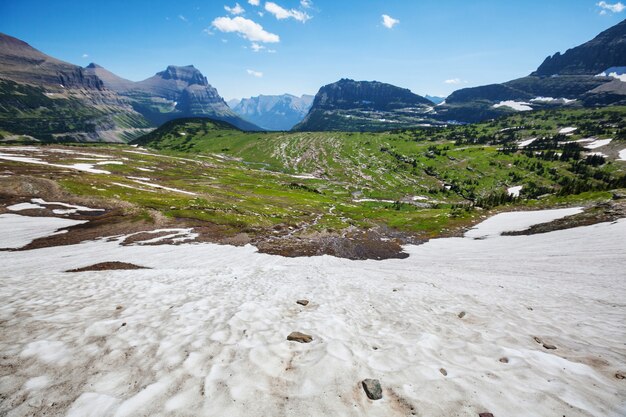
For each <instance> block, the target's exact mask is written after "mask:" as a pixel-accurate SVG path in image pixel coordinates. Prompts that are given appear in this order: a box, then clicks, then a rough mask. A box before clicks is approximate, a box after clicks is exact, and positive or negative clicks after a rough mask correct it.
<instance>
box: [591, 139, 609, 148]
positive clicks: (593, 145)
mask: <svg viewBox="0 0 626 417" xmlns="http://www.w3.org/2000/svg"><path fill="white" fill-rule="evenodd" d="M612 141H613V139H597V140H594V141H593V142H591V143H589V144H587V145H585V146H584V147H585V148H587V149H596V148H601V147H602V146H606V145H608V144H609V143H611V142H612Z"/></svg>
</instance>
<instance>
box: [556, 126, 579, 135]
mask: <svg viewBox="0 0 626 417" xmlns="http://www.w3.org/2000/svg"><path fill="white" fill-rule="evenodd" d="M577 130H578V128H577V127H564V128H561V129H560V130H559V133H560V134H561V135H566V134H568V133H573V132H575V131H577Z"/></svg>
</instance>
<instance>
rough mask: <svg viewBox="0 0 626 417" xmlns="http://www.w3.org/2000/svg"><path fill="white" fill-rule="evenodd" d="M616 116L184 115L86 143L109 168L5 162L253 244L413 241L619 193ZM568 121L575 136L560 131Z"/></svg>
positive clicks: (57, 158) (85, 193) (620, 143)
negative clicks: (345, 123)
mask: <svg viewBox="0 0 626 417" xmlns="http://www.w3.org/2000/svg"><path fill="white" fill-rule="evenodd" d="M624 116H626V108H610V109H597V110H593V111H589V110H569V111H563V110H561V111H554V112H532V113H523V114H522V113H520V114H517V115H515V116H512V117H509V118H506V119H502V120H496V121H493V122H488V123H481V124H477V125H468V126H453V127H448V128H438V129H437V128H431V129H419V130H400V131H395V132H386V133H356V132H355V133H350V132H337V133H333V132H302V133H280V132H273V133H269V132H260V133H244V132H242V131H239V130H237V129H235V128H233V127H232V126H231V125H229V124H227V123H223V122H213V121H210V120H207V119H186V120H178V121H172V122H169V123H166V124H165V125H164V126H162V127H161V128H159V129H157V130H156V131H154V132H152V133H151V134H149V135H147V136H144V137H142V138H140V139H139V140H137V141H136V144H135V146H140V147H130V146H127V145H119V146H112V145H106V146H104V145H98V146H95V145H92V146H90V147H89V149H88V150H89V153H93V152H97V153H100V154H102V155H104V156H105V157H106V158H107V160H113V161H118V163H116V164H105V165H103V166H102V168H103V169H105V170H106V171H108V172H109V173H108V174H85V173H81V172H75V171H71V170H67V169H63V168H55V167H52V166H41V165H30V164H27V163H22V162H14V161H6V160H2V161H0V163H1V164H2V165H3V167H4V168H5V169H7V170H10V171H11V172H12V173H14V175H13V176H12V177H11V178H19V177H20V176H29V177H43V178H46V179H52V180H53V181H55V182H57V183H58V184H60V185H61V186H62V187H63V188H64V189H65V190H66V191H69V192H71V193H72V194H74V195H78V196H82V197H89V198H96V199H101V201H102V202H103V204H105V203H104V202H120V201H121V202H123V204H125V205H124V207H125V208H124V210H126V211H127V212H128V215H129V216H128V217H127V218H129V219H131V218H140V219H150V218H152V219H158V218H161V219H162V218H167V219H171V221H175V222H177V221H180V222H187V223H184V224H188V222H190V221H191V222H209V223H210V224H214V225H218V226H219V227H220V228H221V232H220V233H221V234H222V235H224V234H225V235H228V236H235V235H238V234H241V233H242V232H243V233H245V234H247V236H249V237H250V238H251V239H252V240H253V241H257V242H258V241H268V240H276V239H301V238H302V239H310V238H311V236H317V238H316V239H319V238H320V236H321V237H322V238H323V237H324V236H340V237H342V238H345V239H349V236H352V235H351V233H354V232H355V231H364V230H375V231H376V233H378V234H379V235H381V236H388V237H398V236H400V237H401V238H402V239H409V240H410V239H413V238H429V237H434V236H441V235H448V234H453V233H457V232H458V231H459V230H460V229H461V228H463V227H467V226H468V225H470V224H472V223H474V222H476V221H478V220H479V219H481V218H482V217H483V216H485V215H486V214H487V212H488V211H491V210H511V209H518V208H525V207H550V206H558V205H562V204H574V203H575V204H581V203H585V202H589V201H606V200H610V198H611V191H612V190H616V189H623V188H626V162H624V161H617V160H616V159H617V157H618V153H619V152H620V151H621V150H623V149H624V148H626V143H625V141H624V139H625V137H624V136H625V135H624V132H625V131H626V130H625V129H624V128H625V127H626V126H624V123H625V122H624V120H626V117H624ZM564 127H576V128H577V130H575V131H573V133H568V135H569V136H565V135H564V134H559V133H558V132H559V131H560V130H561V129H562V128H564ZM570 130H571V129H570ZM589 136H593V137H595V138H600V139H602V138H611V139H613V140H612V141H611V142H610V143H608V144H606V143H605V144H604V146H602V147H599V148H597V149H594V150H593V151H594V152H601V153H603V154H605V155H606V157H603V156H600V155H593V154H591V153H590V152H589V151H587V150H585V149H583V148H582V147H581V146H582V145H584V144H587V143H591V142H589V141H588V142H577V141H578V140H580V139H585V138H587V137H589ZM530 138H537V139H536V140H535V141H534V142H533V143H531V144H528V145H527V146H526V147H525V148H518V147H517V145H519V143H520V141H522V140H528V139H530ZM590 140H592V139H590ZM35 149H38V150H36V151H33V152H34V154H33V155H34V156H35V157H37V158H45V160H46V161H48V162H49V163H53V164H55V165H56V166H59V165H60V166H67V165H71V164H73V163H78V162H81V160H80V159H73V158H75V157H74V156H72V153H71V152H70V153H68V152H67V151H68V150H73V151H74V152H82V151H84V146H83V147H78V146H73V147H66V148H65V150H63V151H62V152H60V151H55V150H54V148H48V147H42V148H35ZM48 149H49V150H50V151H48ZM3 152H9V151H8V150H6V149H5V150H3ZM19 152H20V154H26V155H29V152H30V151H27V150H20V151H19ZM38 152H41V153H38ZM82 162H84V160H82ZM512 187H521V189H519V188H516V189H515V190H519V197H516V196H514V195H511V194H510V192H509V189H510V188H512ZM622 191H623V190H622ZM106 204H108V203H106ZM194 225H196V224H195V223H194ZM196 226H197V225H196ZM346 236H348V237H346ZM277 247H279V248H282V247H284V241H280V243H279V244H277ZM301 253H302V252H301Z"/></svg>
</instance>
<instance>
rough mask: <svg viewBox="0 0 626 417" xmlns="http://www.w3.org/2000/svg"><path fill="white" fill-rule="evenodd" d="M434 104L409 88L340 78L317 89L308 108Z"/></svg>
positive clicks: (369, 107)
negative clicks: (311, 104)
mask: <svg viewBox="0 0 626 417" xmlns="http://www.w3.org/2000/svg"><path fill="white" fill-rule="evenodd" d="M420 105H433V103H432V102H430V101H429V100H427V99H425V98H424V97H422V96H418V95H417V94H413V93H412V92H411V90H408V89H406V88H400V87H396V86H394V85H391V84H385V83H381V82H378V81H354V80H349V79H342V80H339V81H338V82H336V83H333V84H328V85H325V86H324V87H322V88H320V90H319V92H318V93H317V95H316V96H315V99H314V100H313V106H312V107H311V110H314V109H315V110H332V109H343V110H349V109H371V110H383V111H389V110H394V109H400V108H405V107H412V106H420Z"/></svg>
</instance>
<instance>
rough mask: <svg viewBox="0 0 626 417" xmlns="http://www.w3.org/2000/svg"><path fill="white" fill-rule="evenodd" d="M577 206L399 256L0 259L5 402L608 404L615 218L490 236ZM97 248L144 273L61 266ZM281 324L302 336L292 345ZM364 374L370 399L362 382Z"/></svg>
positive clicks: (2, 239)
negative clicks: (374, 394) (379, 391)
mask: <svg viewBox="0 0 626 417" xmlns="http://www.w3.org/2000/svg"><path fill="white" fill-rule="evenodd" d="M577 211H579V209H567V210H558V211H549V212H541V213H533V212H520V213H507V214H501V215H497V216H495V217H493V218H492V219H489V220H487V221H485V222H483V223H482V224H480V225H478V226H477V227H476V228H475V229H474V230H472V231H469V232H468V234H467V236H468V238H449V239H435V240H431V241H429V242H427V243H425V244H423V245H419V246H407V247H406V251H407V252H408V253H409V254H410V257H409V258H407V259H404V260H386V261H350V260H346V259H337V258H333V257H329V256H321V257H312V258H285V257H280V256H270V255H264V254H259V253H256V252H255V249H254V248H253V247H251V246H246V247H232V246H221V245H214V244H183V245H179V246H171V245H164V246H141V245H137V246H120V244H119V242H117V241H105V240H98V241H90V242H84V243H81V244H78V245H71V246H61V247H54V248H43V249H38V250H31V251H24V252H5V253H3V254H2V259H3V261H2V262H0V283H1V285H0V297H1V299H2V300H3V302H2V303H0V320H1V323H2V326H4V327H3V328H2V329H3V330H5V331H4V332H3V334H2V338H0V350H1V351H2V352H3V355H4V356H7V357H8V359H7V361H8V363H11V364H13V367H12V369H11V372H10V373H7V374H6V375H5V376H3V377H2V390H3V391H2V392H3V396H4V397H3V398H10V399H11V401H6V402H5V403H4V407H5V408H4V411H5V412H6V414H8V415H22V414H26V413H28V414H32V415H42V414H43V413H44V412H46V411H48V412H49V411H50V409H49V408H48V407H49V406H48V404H49V402H50V401H54V400H56V399H57V398H60V397H59V395H62V398H66V399H67V401H65V400H64V401H63V402H61V403H59V404H58V405H57V408H56V409H55V410H54V413H56V414H58V415H68V416H72V417H75V416H81V417H82V416H93V415H101V416H102V415H106V416H128V415H139V414H140V415H166V414H167V415H169V414H172V415H174V414H175V415H219V416H233V417H237V416H250V417H257V416H272V415H285V414H288V415H292V414H293V415H296V414H297V415H346V416H349V415H355V416H356V415H370V416H389V417H395V416H400V415H406V414H407V409H406V408H404V406H399V405H398V404H400V403H399V402H398V401H396V398H397V397H396V396H400V397H401V398H402V403H401V404H407V405H406V407H409V406H411V407H415V409H417V410H419V412H420V414H421V415H453V414H455V413H458V411H459V407H460V406H459V404H463V410H465V411H464V412H465V414H467V415H478V413H479V412H483V411H489V412H490V413H493V415H495V416H509V417H526V416H528V415H537V416H547V415H555V414H557V412H558V413H559V414H558V415H562V414H567V415H568V417H570V416H571V417H582V416H589V415H594V416H618V415H622V414H623V413H622V411H623V400H622V399H623V398H624V396H623V395H622V394H623V392H624V387H623V382H622V381H620V380H618V379H617V378H615V377H614V373H615V370H619V369H621V368H620V367H621V366H622V365H623V351H624V346H623V340H624V337H623V336H624V326H623V315H622V314H620V310H619V309H620V307H619V305H620V303H621V302H622V301H623V294H624V292H625V291H626V282H625V281H624V279H623V273H624V270H625V269H626V247H625V246H624V244H623V243H624V239H625V236H626V221H625V220H620V221H617V222H614V223H602V224H598V225H593V226H587V227H579V228H575V229H569V230H563V231H558V232H551V233H544V234H538V235H532V236H515V237H502V236H498V234H499V233H500V232H502V231H506V230H512V229H514V230H520V229H524V228H526V227H528V226H530V225H532V224H534V223H537V222H544V221H549V220H552V219H554V218H558V217H561V216H564V215H568V214H573V213H574V212H577ZM31 219H32V218H31ZM47 220H49V219H46V221H47ZM4 226H5V225H4V224H2V227H4ZM2 230H5V229H4V228H2ZM472 234H474V235H475V236H477V237H484V236H485V235H487V236H489V238H488V239H484V240H474V239H472V238H471V237H472ZM10 235H11V234H10V233H1V234H0V246H3V245H6V243H7V239H11V236H10ZM111 260H119V261H125V262H131V263H135V264H140V265H144V266H148V267H150V268H153V269H145V270H137V271H96V272H83V273H72V274H69V273H64V272H63V271H65V270H68V269H73V268H76V267H80V266H84V265H85V264H86V262H88V263H98V262H104V261H111ZM303 297H306V298H307V299H308V300H310V304H309V306H307V307H302V306H298V305H297V304H296V303H295V300H297V299H300V298H303ZM581 300H585V301H586V302H585V304H584V306H581V304H580V303H581ZM118 306H119V307H118ZM614 306H617V307H614ZM461 311H464V312H466V316H465V317H464V318H462V319H461V318H459V317H458V314H459V312H461ZM124 324H125V325H124ZM7 329H8V331H6V330H7ZM296 330H297V331H302V332H305V333H308V334H311V335H312V336H313V342H312V343H309V344H302V345H301V344H297V343H293V342H288V341H287V340H286V336H287V335H288V334H289V333H290V332H291V331H296ZM533 336H537V337H540V338H541V339H542V340H544V341H545V342H547V343H552V344H555V345H556V346H557V348H558V349H557V350H556V351H548V350H545V349H544V348H543V347H542V346H541V345H540V344H537V343H535V341H534V340H533ZM581 341H582V342H581ZM572 352H574V353H575V354H572ZM502 357H506V358H508V363H506V364H504V363H501V362H499V361H498V359H499V358H502ZM598 357H601V358H602V361H603V362H605V363H606V366H605V365H603V364H602V365H600V366H597V365H592V364H590V362H588V361H587V360H583V359H581V358H598ZM440 368H445V369H446V370H447V377H444V376H442V375H441V374H440V373H439V369H440ZM609 370H610V372H609ZM44 375H50V380H51V384H50V385H49V386H46V380H45V379H41V380H37V379H35V380H34V381H33V379H34V378H40V377H41V376H44ZM365 377H374V378H379V379H380V380H381V383H382V385H383V390H384V394H383V395H384V398H383V400H381V401H377V402H375V403H373V402H371V401H369V400H367V399H366V397H365V395H364V393H363V391H362V390H361V389H358V388H357V387H358V385H359V382H360V381H361V380H362V379H363V378H365ZM27 381H31V382H30V383H29V382H27ZM528 381H532V384H530V385H529V384H528ZM494 384H495V385H494ZM26 385H28V387H26ZM496 385H497V386H499V387H501V389H494V387H495V386H496ZM33 387H39V390H38V391H37V392H36V394H37V398H41V399H42V401H40V402H39V403H37V402H36V401H32V399H33V398H34V397H33V396H32V394H30V393H29V392H28V390H27V388H33ZM59 393H62V394H59ZM394 393H395V394H394ZM539 397H540V398H541V401H538V400H537V398H539ZM285 410H288V411H287V412H286V411H285Z"/></svg>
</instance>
